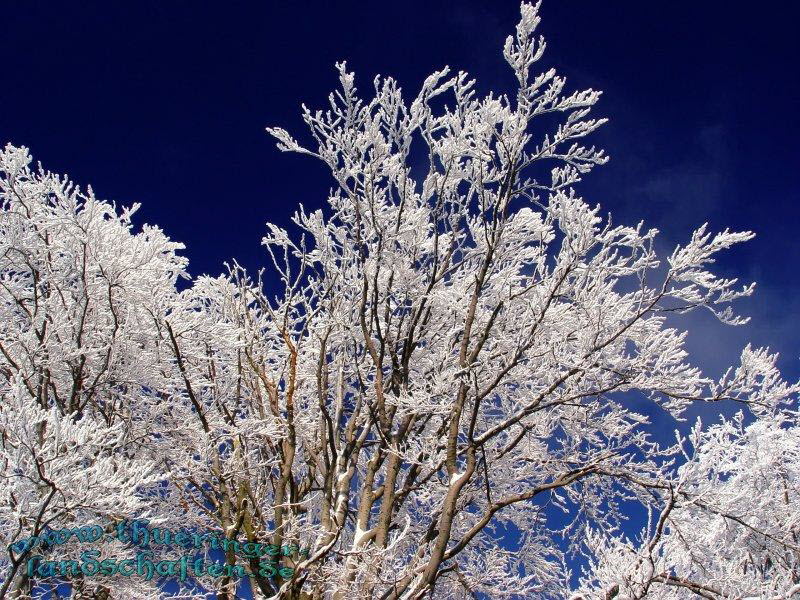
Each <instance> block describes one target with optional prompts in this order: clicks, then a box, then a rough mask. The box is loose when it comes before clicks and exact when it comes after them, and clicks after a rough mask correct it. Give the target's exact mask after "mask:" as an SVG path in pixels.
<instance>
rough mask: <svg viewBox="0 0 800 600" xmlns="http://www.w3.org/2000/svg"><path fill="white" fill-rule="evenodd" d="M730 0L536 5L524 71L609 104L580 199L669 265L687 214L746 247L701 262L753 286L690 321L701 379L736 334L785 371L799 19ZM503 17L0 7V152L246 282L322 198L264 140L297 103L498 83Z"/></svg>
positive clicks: (144, 3)
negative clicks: (388, 80)
mask: <svg viewBox="0 0 800 600" xmlns="http://www.w3.org/2000/svg"><path fill="white" fill-rule="evenodd" d="M737 4H739V3H737V2H731V1H729V0H728V1H723V0H703V1H702V2H696V1H689V0H684V1H680V2H672V3H663V2H659V3H655V2H640V1H634V0H616V1H615V2H588V1H585V0H550V1H548V2H545V5H544V7H543V10H542V16H543V22H542V24H541V26H540V32H541V33H543V34H544V35H545V36H546V37H547V39H548V43H549V44H548V49H547V52H546V53H545V56H544V58H543V60H542V62H541V63H540V65H541V67H542V68H543V69H544V68H546V67H549V66H556V67H557V68H558V69H559V71H560V72H561V74H563V75H566V76H567V78H568V86H571V87H572V88H573V89H577V88H585V87H593V88H595V89H602V90H604V92H605V93H604V95H603V97H602V99H601V101H600V103H599V105H598V106H597V110H596V113H597V114H598V115H599V116H608V117H610V119H611V122H610V123H609V124H607V125H606V126H604V127H603V128H602V129H601V130H600V131H599V132H597V133H596V134H594V137H593V140H592V141H593V142H596V143H598V144H599V145H601V146H602V147H604V148H605V149H606V150H607V152H608V153H609V154H610V155H611V158H612V160H611V162H610V163H609V164H608V165H606V166H604V167H601V168H599V169H597V170H596V171H595V172H594V173H592V174H590V175H589V177H588V178H587V179H586V181H585V182H584V183H583V184H582V185H581V187H580V191H581V192H582V193H583V194H584V196H585V197H586V198H587V200H589V201H590V202H591V203H597V202H599V203H601V204H602V206H603V207H604V209H607V210H609V211H611V212H612V213H613V214H614V216H615V221H616V222H618V223H619V222H625V223H635V222H638V221H639V220H640V219H645V221H646V224H647V225H649V226H655V227H658V228H659V229H660V230H661V231H662V232H663V233H662V236H663V249H664V250H665V251H666V250H667V249H668V248H667V247H668V246H670V247H671V246H672V245H673V244H674V243H676V242H682V241H685V240H686V239H688V236H689V233H690V231H691V228H693V227H695V226H697V225H699V224H701V223H702V222H704V221H709V222H710V224H711V226H712V228H713V229H715V230H719V229H722V228H724V227H726V226H730V227H732V228H735V229H752V230H754V231H755V232H756V233H757V234H758V237H757V238H756V239H755V240H753V241H751V242H749V243H748V244H746V245H745V246H743V247H740V248H738V249H736V250H735V251H731V252H729V253H728V254H727V255H726V256H725V258H724V260H722V261H721V262H720V264H719V265H718V266H719V268H720V269H721V270H722V271H723V272H724V273H725V274H726V275H734V276H741V277H742V278H743V279H744V280H746V281H750V280H756V281H758V283H759V287H758V289H757V295H756V296H755V298H753V299H748V300H746V301H744V302H742V303H741V305H740V306H741V310H742V311H743V312H745V313H746V314H750V315H752V316H753V322H752V324H751V325H748V326H746V327H742V328H736V329H731V328H725V327H723V326H721V325H718V324H715V322H714V321H713V318H711V317H710V316H708V315H698V316H693V317H691V318H690V319H689V321H688V323H690V324H691V326H692V327H694V328H695V329H694V331H695V333H693V334H691V335H690V338H689V346H690V348H691V349H692V350H694V351H696V352H698V353H699V358H700V361H701V364H703V365H705V366H707V367H708V368H709V369H710V370H711V371H712V372H714V373H718V372H719V371H720V370H721V369H722V367H723V366H724V365H727V364H729V363H730V362H733V361H735V360H736V358H737V357H738V352H739V349H740V348H741V346H742V345H743V344H744V343H745V342H746V341H747V340H752V341H753V342H754V343H756V344H757V345H767V344H769V345H771V346H772V347H773V348H774V349H776V350H780V351H781V353H782V361H781V364H782V367H783V368H784V369H785V371H786V373H787V374H788V375H790V376H792V377H793V378H796V377H797V376H799V375H800V369H798V368H797V367H798V360H797V359H798V355H800V340H798V335H797V329H798V328H797V325H796V320H795V317H796V315H797V314H798V313H800V300H798V298H797V295H796V293H795V292H796V291H797V289H798V285H797V279H796V276H795V272H796V262H797V258H798V256H800V235H798V232H797V225H798V221H800V219H798V215H800V208H798V195H799V193H800V168H798V167H800V151H799V150H798V148H800V145H798V137H800V136H799V135H798V134H800V127H799V125H800V117H798V114H800V112H798V108H799V107H798V105H799V104H800V102H799V100H798V98H799V97H800V69H798V67H797V63H798V59H799V58H800V52H798V49H799V47H800V43H799V42H798V40H799V39H800V37H799V36H798V35H797V32H796V27H797V23H798V21H799V20H800V5H798V4H797V3H794V2H784V1H778V0H766V1H764V2H760V3H758V4H756V5H753V4H748V7H747V10H746V11H745V10H744V8H745V6H744V3H741V6H737ZM517 17H518V4H517V3H516V2H515V1H510V0H504V1H501V2H476V1H468V2H461V3H457V4H454V3H453V2H450V1H444V0H424V1H418V0H412V1H408V2H403V3H376V2H370V3H366V2H364V3H356V2H347V3H345V2H340V3H330V4H328V3H322V2H303V3H267V2H232V1H228V2H224V3H223V2H204V1H199V0H194V1H191V2H190V1H186V0H184V1H177V0H175V1H164V0H158V1H156V0H137V1H136V2H79V3H75V2H73V3H56V2H36V1H34V0H28V1H26V2H6V3H4V5H3V18H2V22H0V40H2V48H3V56H4V59H5V60H4V61H3V65H4V68H3V71H2V72H3V77H2V80H3V84H2V92H0V142H3V143H4V142H6V141H11V142H13V143H14V144H17V145H26V146H28V147H29V148H31V150H32V152H33V154H34V157H35V158H36V159H38V160H41V161H42V162H43V164H44V165H45V167H46V168H48V169H50V170H53V171H56V172H59V173H69V174H70V175H71V176H72V178H73V179H74V180H76V181H77V182H78V183H80V184H82V185H85V184H87V183H91V184H92V185H93V186H94V189H95V191H96V192H97V194H98V195H99V196H100V197H102V198H106V199H110V200H115V201H117V202H118V203H121V204H125V205H127V204H131V203H133V202H141V203H142V204H143V207H142V209H141V211H140V212H139V213H138V215H137V217H138V222H139V223H141V222H143V221H147V222H152V223H157V224H159V225H160V226H162V227H163V228H164V229H165V230H166V232H167V233H168V235H170V236H171V237H172V238H173V239H177V240H180V241H182V242H184V243H185V244H186V245H187V251H186V253H187V254H188V256H189V258H190V261H191V264H190V270H191V271H192V273H193V274H200V273H211V274H217V273H218V272H220V270H221V268H222V262H223V261H224V260H228V259H230V258H232V257H236V258H237V259H238V260H239V261H240V262H242V263H243V264H244V265H246V266H248V267H249V268H251V269H254V268H257V267H259V266H263V265H266V264H267V263H266V260H265V258H266V257H265V254H264V252H263V250H262V248H261V246H260V240H261V237H262V236H263V234H264V232H265V227H264V223H265V222H266V221H268V220H270V221H273V222H276V223H278V224H281V225H284V226H285V225H287V224H288V219H289V216H290V214H291V213H292V212H293V211H294V209H295V207H296V205H297V203H298V202H303V203H304V204H305V205H306V206H307V207H311V208H315V207H317V206H320V205H321V204H322V203H323V201H324V199H325V196H326V192H327V190H328V188H329V186H330V184H331V181H330V180H329V178H328V174H327V173H326V171H325V169H324V167H323V165H322V164H321V163H317V162H316V161H314V160H312V159H309V158H308V157H304V156H300V155H293V154H284V153H280V152H278V151H277V150H276V149H275V147H274V143H273V142H272V140H271V139H270V138H269V136H268V135H267V134H266V133H265V132H264V127H265V126H268V125H279V126H282V127H284V128H286V129H288V130H289V131H291V132H292V133H294V134H302V133H304V125H303V123H302V122H301V120H300V117H299V113H300V108H299V107H300V103H301V102H305V103H306V104H307V105H309V106H310V107H312V108H313V107H323V106H324V105H325V102H326V96H327V93H328V92H329V91H330V90H331V89H333V88H334V87H335V85H336V73H335V71H334V69H333V63H334V62H335V61H336V60H340V59H347V60H348V65H349V67H350V68H351V69H353V70H355V72H356V74H357V83H358V82H360V87H361V89H362V90H364V91H366V90H367V89H368V88H370V87H371V81H372V78H373V76H374V75H375V74H376V73H381V74H391V75H393V76H395V77H396V78H397V79H398V80H399V81H400V84H401V85H402V86H403V87H404V88H405V89H406V90H408V92H407V96H408V95H411V92H412V91H413V90H416V89H418V87H419V85H420V84H421V82H422V80H423V79H424V78H425V76H426V75H427V74H428V73H429V72H430V71H432V70H433V69H434V68H439V67H441V66H443V65H445V64H447V65H450V66H451V67H453V68H454V69H463V70H466V71H468V72H470V73H471V74H472V75H473V76H475V77H477V79H478V86H479V89H480V90H481V91H484V92H485V91H488V90H489V89H499V90H504V89H506V87H507V86H508V85H509V84H510V83H511V76H510V72H509V70H508V68H507V67H506V65H505V63H504V62H503V59H502V56H501V54H500V48H501V46H502V42H503V39H504V37H505V36H506V35H507V34H508V33H510V32H511V31H512V30H513V27H514V24H515V23H516V21H517Z"/></svg>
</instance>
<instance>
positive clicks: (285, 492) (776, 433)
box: [0, 3, 800, 600]
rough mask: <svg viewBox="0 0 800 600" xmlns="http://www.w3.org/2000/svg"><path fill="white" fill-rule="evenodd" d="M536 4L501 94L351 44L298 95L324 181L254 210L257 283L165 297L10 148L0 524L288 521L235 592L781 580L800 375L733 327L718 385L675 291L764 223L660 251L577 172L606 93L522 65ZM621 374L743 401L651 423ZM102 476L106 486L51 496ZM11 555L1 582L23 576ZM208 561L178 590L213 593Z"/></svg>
mask: <svg viewBox="0 0 800 600" xmlns="http://www.w3.org/2000/svg"><path fill="white" fill-rule="evenodd" d="M538 8H539V6H538V4H537V5H531V4H527V3H523V4H522V6H521V12H522V18H521V20H520V22H519V24H518V25H517V28H516V32H515V35H512V36H509V38H508V39H507V41H506V44H505V46H504V49H503V55H504V57H505V59H506V61H507V62H508V64H509V65H510V66H511V69H512V72H513V74H514V76H515V78H516V88H515V93H514V94H511V95H506V94H500V95H496V94H489V95H487V96H479V95H478V94H477V92H476V91H475V88H474V82H473V81H472V80H470V79H469V78H468V76H467V75H466V74H465V73H463V72H459V73H457V74H451V73H450V71H449V69H447V68H445V69H442V70H440V71H437V72H435V73H434V74H433V75H431V76H430V77H429V78H428V79H427V80H426V81H425V82H424V84H423V86H422V88H421V90H420V91H419V92H418V93H417V94H416V95H414V96H413V97H411V98H410V100H406V99H404V96H403V93H402V91H401V89H400V88H399V87H398V85H397V83H396V81H395V80H393V79H392V78H389V77H387V78H380V77H378V78H376V79H375V80H374V94H373V95H371V96H370V97H362V96H361V95H359V93H358V90H357V88H356V85H355V79H354V76H353V74H352V73H350V72H348V71H347V69H346V65H345V64H344V63H340V64H338V65H337V68H338V71H339V76H340V83H341V88H340V89H339V90H337V91H336V92H334V93H333V94H331V95H330V97H329V107H328V108H327V109H326V110H325V111H322V110H318V111H312V110H310V109H307V108H305V107H304V113H303V118H304V121H305V123H306V124H307V126H308V127H309V129H310V133H311V136H310V138H309V140H308V141H307V142H303V141H297V140H296V139H295V138H294V137H292V136H291V135H290V134H289V133H287V132H286V131H284V130H283V129H280V128H271V129H269V132H270V133H271V134H272V135H273V136H275V137H276V138H277V140H278V147H279V148H280V149H282V150H286V151H295V152H300V153H304V154H307V155H310V156H312V157H314V158H317V159H319V160H321V161H323V162H324V163H325V164H326V165H327V167H328V168H329V169H330V171H331V174H332V176H333V181H334V184H335V187H334V189H333V190H332V193H331V195H330V197H329V198H328V202H327V206H326V207H325V208H324V209H323V210H316V211H307V210H305V209H304V208H303V207H301V208H300V210H299V211H298V212H297V213H296V214H295V216H294V219H293V221H294V223H295V225H296V226H297V228H299V229H300V231H301V232H302V235H301V236H300V237H293V236H290V235H289V233H288V232H287V231H286V230H284V229H282V228H280V227H277V226H275V225H269V226H268V228H269V231H268V235H267V236H266V237H265V238H264V244H265V246H266V249H267V251H268V253H269V254H268V255H269V259H270V260H269V264H268V269H267V270H266V273H265V274H264V275H263V276H262V274H259V276H258V277H256V278H253V277H251V276H248V275H247V273H245V272H244V270H243V269H241V268H240V267H239V266H237V265H234V266H233V267H231V268H229V269H228V272H227V274H226V275H223V276H221V277H217V278H211V277H201V278H198V279H197V280H196V281H194V282H193V284H192V286H191V287H189V288H188V289H186V290H184V291H180V292H179V291H177V290H176V288H175V282H176V278H177V277H179V276H180V275H181V274H183V272H184V269H185V261H184V259H182V258H179V257H177V256H176V254H175V251H176V250H177V249H178V248H179V246H178V245H176V244H174V243H173V242H170V241H169V240H167V239H166V238H165V237H164V236H163V234H162V233H161V232H160V231H159V230H157V229H155V228H145V229H144V230H143V231H142V232H141V233H136V234H134V233H132V231H131V224H130V218H129V217H130V212H131V211H123V212H122V213H121V214H120V213H118V212H117V211H116V209H115V208H114V207H113V206H110V205H108V204H106V203H102V202H99V201H97V200H95V199H94V196H93V195H92V194H91V192H90V193H88V194H87V195H85V196H84V195H79V194H78V193H77V192H75V191H74V190H72V188H69V187H68V186H66V184H65V182H64V181H63V180H61V179H59V178H56V177H55V176H52V175H50V174H46V173H45V174H38V175H34V174H32V173H31V172H30V171H29V170H28V169H29V167H28V163H29V162H30V158H29V157H28V155H27V154H26V152H25V151H24V150H19V149H15V148H12V147H8V148H7V149H6V151H5V152H4V153H3V155H2V165H3V169H2V172H3V180H2V185H3V187H2V189H1V191H2V194H3V202H4V205H3V209H4V212H3V215H2V219H3V220H2V222H1V223H0V244H2V248H3V251H4V252H3V253H2V260H3V262H2V267H1V269H0V270H1V272H2V282H3V286H2V289H0V294H2V303H0V310H2V311H3V320H2V323H3V324H2V330H0V335H1V337H0V342H2V347H1V348H0V350H2V356H0V375H2V377H3V379H2V380H0V386H2V387H1V388H0V391H2V405H0V419H2V420H0V427H2V429H1V430H0V432H2V444H3V445H2V454H0V460H1V461H2V462H0V469H1V470H0V473H2V477H3V486H4V487H3V489H2V494H3V499H4V505H5V504H7V505H8V506H9V507H11V508H3V509H2V510H3V512H0V527H2V531H3V535H4V540H5V543H11V542H13V541H15V540H17V539H19V538H20V537H25V536H26V535H31V532H33V533H34V534H35V532H36V531H37V528H39V529H41V527H43V526H44V524H45V520H46V519H48V518H49V519H51V520H53V521H54V522H63V523H70V522H73V521H75V520H80V519H89V517H90V516H94V515H97V516H98V517H99V516H104V517H106V518H109V519H112V520H113V519H114V518H119V516H120V513H126V511H127V513H126V514H136V515H145V516H150V517H151V518H152V519H153V520H154V521H158V522H159V523H164V524H167V525H175V526H177V525H185V526H192V527H196V528H206V527H211V526H214V527H217V528H219V529H222V530H223V531H224V532H225V534H226V535H228V536H229V537H239V538H240V539H247V540H250V541H256V540H263V541H269V542H271V543H272V544H275V545H278V546H282V545H284V544H288V545H290V546H292V545H293V546H296V547H297V548H295V550H294V551H293V552H292V553H291V554H290V556H287V557H285V559H286V562H287V563H289V564H291V565H292V568H293V574H292V575H290V576H289V575H286V576H280V575H274V576H263V575H261V574H259V573H258V563H259V561H258V560H257V559H255V558H253V559H250V560H249V561H247V560H246V561H245V562H244V563H243V564H244V565H245V566H249V567H250V569H251V571H252V572H253V575H252V577H251V578H250V586H251V588H252V590H253V594H254V596H255V597H257V598H291V599H315V600H316V599H320V600H321V599H323V598H333V599H337V600H345V599H347V600H349V599H353V598H359V599H361V598H363V599H371V598H375V599H378V598H380V599H385V600H388V599H403V600H411V599H414V598H425V597H431V598H437V599H439V598H442V599H444V598H454V599H456V598H469V597H487V598H526V599H528V598H570V597H571V598H574V599H575V600H577V599H579V598H581V599H588V598H618V599H622V598H643V597H654V598H685V597H691V596H697V597H706V598H744V597H758V598H789V597H791V596H792V595H793V594H797V593H798V591H800V570H799V567H798V561H799V560H800V542H799V541H798V536H799V535H800V508H798V507H799V506H800V498H798V496H800V494H799V493H798V486H799V485H800V483H799V482H798V471H799V470H800V437H798V434H797V429H796V425H797V413H796V412H795V410H796V399H795V395H796V393H797V391H798V390H800V386H799V385H797V384H787V383H786V382H784V381H783V380H782V379H781V376H780V374H779V373H778V371H777V369H776V367H775V363H776V359H777V356H776V355H774V354H770V353H769V351H768V350H765V349H753V348H751V347H749V346H748V347H747V348H746V349H745V350H744V351H743V352H742V355H741V365H739V366H738V367H736V368H732V369H730V370H729V371H728V372H727V373H726V374H725V375H724V376H723V377H722V378H721V379H719V380H718V381H715V380H713V379H711V378H709V377H707V376H706V375H704V374H703V372H702V371H701V369H700V368H699V367H698V366H697V365H695V364H693V363H692V362H691V361H690V357H689V356H688V354H687V352H686V350H685V349H684V341H685V337H686V333H685V332H683V331H681V330H679V329H677V328H675V323H679V319H680V315H682V314H685V313H687V312H690V311H693V310H698V309H706V310H709V311H711V313H713V314H714V315H715V316H716V317H717V318H718V319H719V320H720V321H721V322H722V323H723V324H727V325H734V326H735V325H741V324H744V323H746V321H747V320H746V319H745V318H742V317H740V316H737V315H736V314H735V313H734V312H733V310H732V308H731V306H730V304H731V302H732V301H734V300H736V299H737V298H741V297H743V296H748V295H750V294H751V293H752V292H753V289H754V288H753V285H746V286H743V287H741V286H740V287H737V281H736V280H731V279H724V278H720V277H718V276H716V275H714V274H713V273H712V272H711V271H710V270H709V265H710V264H712V263H713V262H714V257H715V255H716V254H717V253H718V252H720V251H723V250H725V249H727V248H729V247H730V246H732V245H734V244H736V243H739V242H742V241H746V240H748V239H750V238H751V237H752V235H753V234H752V233H750V232H739V233H736V232H730V231H728V230H725V231H723V232H721V233H717V234H712V233H710V232H708V230H707V226H706V225H703V226H702V227H700V228H699V229H698V230H697V231H695V232H694V233H693V234H692V235H691V236H690V237H689V238H688V241H687V242H686V243H685V244H683V245H681V246H679V247H677V248H676V249H675V250H674V252H673V253H672V254H671V255H670V256H668V257H667V258H666V260H663V259H659V258H658V257H657V256H656V253H655V251H654V245H655V243H654V241H655V238H656V235H657V231H656V230H654V229H644V228H643V226H642V225H641V224H639V225H637V226H635V227H630V226H623V225H614V224H612V222H611V219H610V217H607V218H603V217H602V216H601V214H600V208H599V207H598V206H594V207H593V206H590V205H589V204H588V203H587V202H585V201H584V200H583V199H582V198H581V197H579V196H578V195H577V193H576V192H575V190H574V186H575V185H576V184H577V183H578V182H579V181H580V179H581V177H582V176H583V175H584V174H586V173H588V172H589V171H590V170H591V169H592V168H593V167H594V166H596V165H599V164H602V163H604V162H605V161H606V157H605V156H604V154H603V153H602V151H599V150H596V149H595V148H594V147H585V146H583V145H581V143H580V141H579V138H583V137H585V136H586V135H588V134H590V133H591V132H592V131H594V130H595V129H596V128H597V127H599V126H601V125H602V124H603V123H604V121H605V120H604V119H593V118H589V111H590V109H591V107H592V106H593V105H594V104H595V103H596V102H597V100H598V99H599V96H600V92H597V91H593V90H586V91H581V92H574V93H567V92H565V81H564V79H563V78H561V77H558V76H557V75H556V74H555V71H553V70H548V71H546V72H544V73H541V74H536V73H534V72H532V68H533V65H534V63H535V62H536V61H538V60H539V59H540V58H541V56H542V53H543V51H544V46H545V45H544V41H543V40H542V38H541V37H537V36H536V35H535V33H534V32H535V29H536V27H537V25H538V23H539V17H538ZM545 115H550V116H549V117H545ZM554 123H555V126H553V129H552V130H548V129H547V127H549V126H552V125H553V124H554ZM559 123H560V124H559ZM262 277H263V281H262ZM276 290H277V292H276ZM668 316H669V317H670V320H669V322H668V319H667V318H668ZM634 395H635V396H637V397H643V398H645V399H647V400H648V401H649V402H650V403H651V404H652V405H653V406H654V407H660V409H663V410H664V411H666V412H667V413H668V414H670V415H671V416H672V417H673V418H674V419H675V420H676V428H678V429H680V423H681V421H682V420H683V419H684V415H685V413H686V411H687V409H688V408H690V407H692V406H693V405H695V404H698V403H726V404H731V403H734V404H737V405H740V407H741V409H742V413H741V414H739V415H737V416H736V417H735V418H732V419H728V420H720V421H719V422H718V423H714V424H711V426H710V427H705V428H703V427H702V426H701V424H700V423H699V422H698V423H697V424H696V425H695V426H694V427H693V428H691V429H690V430H683V433H678V435H677V438H676V440H675V442H674V443H673V444H664V443H659V442H658V441H657V440H656V439H655V436H653V435H652V433H653V432H652V431H651V430H650V427H649V420H648V418H647V416H646V415H644V414H638V413H636V412H635V411H633V410H632V409H631V402H630V399H631V397H632V396H634ZM40 422H41V423H45V424H46V425H45V426H37V425H36V424H37V423H40ZM37 427H38V429H37ZM81 436H83V437H81ZM78 439H79V440H86V441H80V442H79V443H70V440H78ZM65 440H66V442H65ZM37 457H39V458H37ZM123 457H124V460H122V458H123ZM42 465H44V466H42ZM48 469H50V470H48ZM109 473H114V474H115V477H116V478H113V477H110V476H109V475H108V474H109ZM55 474H57V477H56V476H55ZM100 474H102V477H101V476H100ZM92 477H96V478H97V480H98V483H97V485H103V486H105V487H104V488H103V490H104V491H103V493H102V494H101V497H96V495H93V497H94V498H95V499H94V500H92V499H91V498H85V497H83V496H80V492H81V488H80V486H79V485H78V484H75V485H66V484H65V485H66V488H67V489H65V490H64V491H63V492H62V491H60V490H59V492H52V494H53V497H54V498H55V497H57V500H53V499H48V496H49V495H50V494H51V490H52V489H53V488H52V485H55V483H54V482H56V481H58V482H59V483H60V482H64V481H66V482H70V481H81V482H82V481H86V480H87V478H88V481H90V482H92V481H94V480H92V479H91V478H92ZM100 479H102V483H100ZM48 481H49V482H50V483H48ZM156 484H160V485H156ZM80 485H85V484H80ZM90 485H94V484H92V483H90ZM631 505H637V506H638V507H639V509H641V512H642V514H644V515H646V516H645V517H644V519H643V520H642V522H641V523H638V526H640V527H641V535H639V536H638V537H636V538H630V537H629V536H628V535H626V533H625V531H630V530H631V527H630V524H627V525H626V522H627V521H628V520H629V515H628V513H629V507H630V506H631ZM42 507H43V508H42ZM36 515H40V516H39V517H38V518H37V517H36ZM59 520H60V521H59ZM624 525H625V526H626V527H625V528H623V526H624ZM299 548H308V549H309V551H308V552H307V553H302V552H299V551H298V549H299ZM225 559H226V561H227V562H228V563H229V564H231V565H233V564H241V563H242V557H241V556H237V555H236V554H235V553H232V552H229V553H228V554H227V555H226V556H225ZM15 561H16V562H15ZM17 563H18V557H17V558H14V559H13V560H11V562H10V563H9V562H8V561H6V564H7V575H6V576H5V580H6V582H7V583H6V584H4V585H5V586H6V588H5V589H12V588H13V589H14V590H17V591H18V592H17V593H19V594H23V593H24V590H25V589H30V586H31V583H30V582H29V581H25V578H24V577H22V576H21V575H20V574H19V573H18V571H19V569H18V568H17V567H18V564H17ZM11 582H13V583H11ZM199 584H200V587H195V588H189V587H187V588H186V589H181V590H180V592H179V595H181V597H205V595H206V594H208V595H216V597H217V598H233V597H235V594H236V589H235V586H236V581H235V580H233V579H232V578H221V579H213V578H204V579H203V578H201V580H200V581H199ZM26 586H27V587H26ZM75 587H76V589H77V587H78V586H75ZM5 589H4V591H5ZM101 592H102V593H104V594H106V595H108V594H110V595H111V596H112V597H119V598H129V597H130V598H133V597H147V595H148V594H149V595H152V594H154V593H156V592H155V591H154V589H153V588H152V587H148V586H146V585H142V586H141V587H140V588H138V589H137V588H136V586H135V583H134V581H132V580H120V579H119V578H114V577H107V578H105V579H102V581H101V585H99V587H96V588H95V589H94V590H93V591H91V593H93V594H94V595H95V596H96V597H100V596H99V595H98V594H100V593H101ZM76 593H84V592H83V591H81V590H80V589H78V590H77V592H76Z"/></svg>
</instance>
